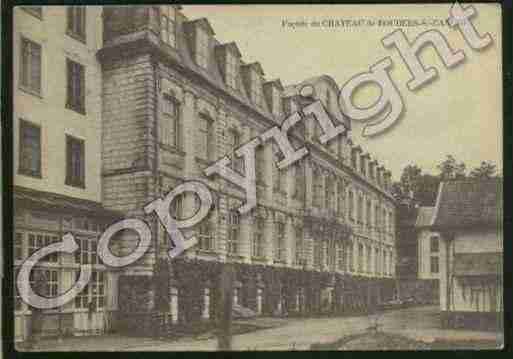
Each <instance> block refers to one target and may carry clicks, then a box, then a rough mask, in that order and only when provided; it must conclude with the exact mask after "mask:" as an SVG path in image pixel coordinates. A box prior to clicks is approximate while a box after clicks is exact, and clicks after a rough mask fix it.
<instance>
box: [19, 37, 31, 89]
mask: <svg viewBox="0 0 513 359" xmlns="http://www.w3.org/2000/svg"><path fill="white" fill-rule="evenodd" d="M28 46H29V42H28V41H27V40H25V39H23V40H22V41H21V68H20V79H21V85H22V86H28V70H29V64H30V58H29V55H30V53H29V49H28Z"/></svg>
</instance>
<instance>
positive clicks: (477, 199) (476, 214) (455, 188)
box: [432, 178, 503, 229]
mask: <svg viewBox="0 0 513 359" xmlns="http://www.w3.org/2000/svg"><path fill="white" fill-rule="evenodd" d="M502 182H503V181H502V178H490V179H485V180H460V181H448V182H442V183H440V187H439V189H438V197H437V199H436V206H435V213H434V216H433V220H432V226H433V227H436V228H446V229H448V228H463V227H471V226H499V225H500V223H501V222H502V206H503V203H502V202H503V200H502Z"/></svg>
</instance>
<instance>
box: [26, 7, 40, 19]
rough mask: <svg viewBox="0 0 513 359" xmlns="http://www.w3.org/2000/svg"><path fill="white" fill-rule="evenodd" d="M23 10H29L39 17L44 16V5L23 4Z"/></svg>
mask: <svg viewBox="0 0 513 359" xmlns="http://www.w3.org/2000/svg"><path fill="white" fill-rule="evenodd" d="M21 8H22V9H23V10H25V11H26V12H28V13H29V14H31V15H33V16H35V17H37V18H38V19H42V18H43V7H42V6H22V7H21Z"/></svg>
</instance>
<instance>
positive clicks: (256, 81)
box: [251, 71, 262, 106]
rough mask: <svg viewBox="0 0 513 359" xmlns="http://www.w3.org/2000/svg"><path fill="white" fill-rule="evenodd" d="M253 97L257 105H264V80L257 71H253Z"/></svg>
mask: <svg viewBox="0 0 513 359" xmlns="http://www.w3.org/2000/svg"><path fill="white" fill-rule="evenodd" d="M251 99H252V100H253V102H254V103H255V104H256V105H257V106H262V80H261V78H260V75H259V74H258V73H257V72H256V71H252V73H251Z"/></svg>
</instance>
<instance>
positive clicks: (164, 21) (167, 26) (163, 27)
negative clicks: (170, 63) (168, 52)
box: [160, 6, 176, 47]
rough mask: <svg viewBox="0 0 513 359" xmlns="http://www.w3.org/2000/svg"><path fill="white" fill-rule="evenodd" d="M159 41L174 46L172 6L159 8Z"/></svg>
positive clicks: (174, 30)
mask: <svg viewBox="0 0 513 359" xmlns="http://www.w3.org/2000/svg"><path fill="white" fill-rule="evenodd" d="M160 39H161V40H162V42H164V43H166V44H168V45H170V46H172V47H175V46H176V27H175V10H174V8H173V7H172V6H160Z"/></svg>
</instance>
